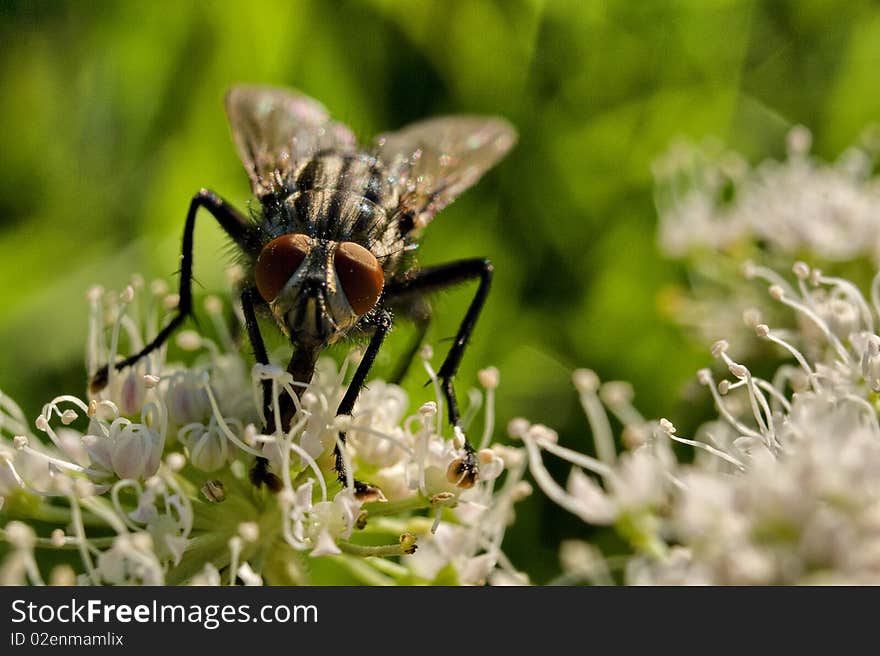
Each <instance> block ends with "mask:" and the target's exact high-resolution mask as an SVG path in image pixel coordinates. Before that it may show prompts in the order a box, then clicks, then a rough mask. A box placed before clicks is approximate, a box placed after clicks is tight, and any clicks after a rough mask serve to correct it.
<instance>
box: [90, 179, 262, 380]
mask: <svg viewBox="0 0 880 656" xmlns="http://www.w3.org/2000/svg"><path fill="white" fill-rule="evenodd" d="M200 207H204V208H205V209H206V210H208V211H209V212H210V213H211V214H212V215H213V217H214V218H215V219H216V220H217V223H219V224H220V227H221V228H223V231H224V232H226V234H227V235H229V236H230V237H231V238H232V239H233V241H235V242H236V243H237V244H239V246H242V247H243V248H246V247H247V246H248V243H249V240H250V236H251V233H252V230H253V228H252V226H251V224H250V222H249V221H248V220H247V219H246V218H245V217H243V216H242V215H241V214H239V213H238V212H237V211H236V210H235V208H233V207H232V206H231V205H229V204H228V203H227V202H226V201H224V200H223V199H222V198H220V196H218V195H217V194H215V193H214V192H212V191H208V190H207V189H202V190H201V191H199V192H198V193H197V194H196V195H195V196H193V199H192V201H191V202H190V204H189V211H188V212H187V214H186V224H185V225H184V227H183V248H182V249H181V254H180V289H179V297H180V301H179V302H178V305H177V313H176V314H175V315H174V317H173V318H172V319H171V321H169V322H168V323H167V324H166V325H165V327H164V328H162V330H160V331H159V334H158V335H156V337H155V338H154V339H153V341H151V342H150V343H149V344H147V345H146V346H145V347H144V348H142V349H141V350H140V351H139V352H137V353H135V354H134V355H132V356H129V357H127V358H125V359H124V360H120V361H119V362H117V363H115V364H113V368H114V369H115V370H116V371H119V370H121V369H124V368H125V367H129V366H131V365H133V364H135V363H137V362H138V360H140V359H141V358H143V357H145V356H147V355H149V354H150V353H152V352H153V351H154V350H156V349H157V348H159V347H160V346H162V344H164V343H165V342H166V341H167V340H168V338H169V337H170V336H171V333H173V332H174V330H175V329H176V328H177V327H178V326H180V324H182V323H183V322H184V320H185V319H186V318H187V316H189V315H190V314H191V313H192V277H193V232H194V230H195V225H196V213H197V212H198V210H199V208H200ZM109 366H110V365H109V364H107V365H104V366H103V367H101V368H100V369H98V371H96V372H95V373H94V375H93V376H92V379H91V381H90V383H89V388H90V389H91V391H92V392H93V393H97V392H99V391H100V390H102V389H104V387H106V385H107V381H108V378H109V370H108V367H109Z"/></svg>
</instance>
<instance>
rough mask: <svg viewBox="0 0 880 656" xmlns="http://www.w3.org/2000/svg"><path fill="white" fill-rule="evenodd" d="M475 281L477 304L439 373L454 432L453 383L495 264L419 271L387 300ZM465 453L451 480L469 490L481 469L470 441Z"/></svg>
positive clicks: (389, 293) (456, 418) (463, 263)
mask: <svg viewBox="0 0 880 656" xmlns="http://www.w3.org/2000/svg"><path fill="white" fill-rule="evenodd" d="M474 279H478V280H479V281H480V284H479V287H478V288H477V293H476V294H475V295H474V298H473V300H471V304H470V306H468V309H467V312H466V313H465V315H464V319H463V320H462V322H461V325H460V326H459V327H458V332H457V333H456V335H455V340H454V342H453V344H452V348H450V349H449V353H447V354H446V359H445V360H443V364H442V365H441V366H440V370H439V371H438V372H437V376H438V377H439V379H440V386H441V389H442V390H443V396H444V397H445V398H446V407H447V410H448V414H449V423H450V424H452V426H453V427H454V428H460V426H459V424H460V421H461V416H460V414H459V410H458V402H457V401H456V398H455V387H454V386H453V382H452V381H453V378H455V374H456V373H457V372H458V367H459V365H460V364H461V358H462V356H463V355H464V349H465V347H466V346H467V343H468V340H469V339H470V336H471V333H473V331H474V326H475V325H476V323H477V319H478V318H479V316H480V311H481V310H482V309H483V305H484V304H485V303H486V297H487V296H488V295H489V288H490V286H491V284H492V263H491V262H489V260H485V259H473V260H460V261H458V262H452V263H450V264H441V265H439V266H435V267H428V268H425V269H419V270H417V271H415V272H413V273H412V274H410V275H409V276H408V277H407V279H406V280H404V281H401V282H399V283H395V284H391V285H389V286H388V287H387V288H386V292H385V293H386V298H388V299H389V302H391V303H393V299H394V297H395V296H399V297H405V296H407V295H412V294H427V293H430V292H433V291H438V290H440V289H443V288H446V287H450V286H452V285H456V284H459V283H462V282H466V281H468V280H474ZM464 451H465V454H464V457H462V458H459V459H457V460H456V461H454V462H453V464H452V467H451V468H450V471H449V472H448V476H449V478H450V480H453V481H454V482H456V483H457V484H458V485H459V487H464V488H467V487H471V486H473V485H474V483H476V481H477V479H478V478H479V471H480V468H479V463H478V460H477V454H476V452H475V451H474V448H473V447H472V446H471V444H470V442H468V441H467V439H465V442H464Z"/></svg>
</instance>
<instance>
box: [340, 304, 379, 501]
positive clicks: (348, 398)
mask: <svg viewBox="0 0 880 656" xmlns="http://www.w3.org/2000/svg"><path fill="white" fill-rule="evenodd" d="M374 325H375V326H376V332H374V333H373V336H372V337H371V338H370V343H369V344H368V345H367V350H366V351H365V352H364V357H363V358H361V362H360V364H359V365H358V368H357V370H356V371H355V372H354V376H353V377H352V379H351V382H350V383H349V384H348V389H347V390H346V391H345V396H344V397H342V402H341V403H340V404H339V408H338V409H337V410H336V416H337V417H338V416H339V415H350V414H351V411H352V410H353V409H354V403H355V401H357V397H358V394H360V391H361V389H362V388H363V386H364V382H365V381H366V380H367V375H368V374H369V373H370V369H371V368H372V366H373V362H375V361H376V354H377V353H379V348H380V347H381V346H382V342H383V341H385V336H386V335H387V334H388V331H389V330H391V314H390V313H389V312H388V311H387V310H380V311H379V313H378V314H377V315H376V319H375V323H374ZM340 444H341V445H343V446H344V445H345V433H342V432H340V433H339V442H338V443H337V444H336V448H335V449H334V450H333V458H334V461H333V462H334V469H335V470H336V477H337V478H338V479H339V481H340V482H341V483H342V484H343V485H348V474H347V473H346V471H345V459H344V458H343V456H342V449H341V448H340ZM352 485H353V487H354V492H355V496H356V497H357V498H358V499H360V500H361V501H378V500H384V497H383V496H382V492H381V491H380V490H379V489H378V488H376V487H373V486H372V485H368V484H366V483H362V482H361V481H358V480H354V479H352Z"/></svg>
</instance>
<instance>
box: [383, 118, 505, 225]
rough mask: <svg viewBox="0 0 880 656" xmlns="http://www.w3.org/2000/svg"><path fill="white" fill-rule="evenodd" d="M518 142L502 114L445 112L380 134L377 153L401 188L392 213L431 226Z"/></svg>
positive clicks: (394, 181)
mask: <svg viewBox="0 0 880 656" xmlns="http://www.w3.org/2000/svg"><path fill="white" fill-rule="evenodd" d="M514 143H516V130H515V129H514V128H513V126H512V125H510V123H508V122H507V121H505V120H503V119H500V118H487V117H483V116H441V117H437V118H432V119H428V120H425V121H419V122H418V123H413V124H412V125H408V126H406V127H404V128H403V129H401V130H399V131H397V132H389V133H386V134H382V135H380V136H378V137H377V138H376V143H375V152H376V155H377V156H378V158H379V160H380V161H381V162H382V164H383V167H384V169H385V171H386V172H387V174H388V177H389V179H390V180H391V181H392V184H393V185H394V187H395V188H396V190H397V192H398V193H397V198H396V206H395V207H394V208H390V207H388V208H386V209H388V210H390V211H391V212H392V214H398V215H401V214H409V215H410V216H411V217H412V219H413V221H414V226H415V227H417V228H418V227H422V226H424V225H426V224H427V223H428V222H429V221H430V220H431V219H432V218H434V215H435V214H436V213H437V212H439V211H440V210H441V209H443V208H444V207H446V206H447V205H448V204H449V203H451V202H452V201H453V200H455V198H456V197H457V196H458V195H459V194H461V193H462V192H463V191H464V190H465V189H467V188H468V187H470V186H471V185H472V184H474V183H475V182H476V181H477V180H478V179H479V178H480V176H482V175H483V173H485V172H486V171H487V170H488V169H489V168H491V167H492V166H493V165H494V164H495V163H496V162H497V161H498V160H500V159H501V158H502V157H503V156H504V155H505V153H507V151H508V150H510V148H511V147H512V146H513V145H514Z"/></svg>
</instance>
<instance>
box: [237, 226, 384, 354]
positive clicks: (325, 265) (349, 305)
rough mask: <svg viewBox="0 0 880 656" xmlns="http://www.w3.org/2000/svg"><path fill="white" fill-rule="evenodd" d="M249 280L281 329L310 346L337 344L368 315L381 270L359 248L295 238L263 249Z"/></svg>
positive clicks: (381, 283) (297, 235)
mask: <svg viewBox="0 0 880 656" xmlns="http://www.w3.org/2000/svg"><path fill="white" fill-rule="evenodd" d="M254 277H255V281H256V285H257V289H258V291H259V292H260V295H261V296H262V297H263V299H264V300H265V301H266V302H267V303H268V304H269V307H270V308H271V310H272V314H273V315H274V316H275V319H276V321H277V322H278V324H279V326H281V328H282V330H284V332H285V333H287V334H288V335H289V336H290V337H291V339H292V340H294V341H296V342H297V343H301V344H304V345H311V346H318V345H324V344H329V343H332V342H334V341H336V340H337V339H339V338H340V337H341V336H342V335H343V334H344V333H345V331H347V330H348V329H349V328H351V327H352V326H353V325H354V324H355V323H357V321H358V320H359V319H360V318H361V317H362V316H363V315H364V314H366V313H367V312H369V311H370V310H372V308H373V307H374V306H375V305H376V302H377V301H378V300H379V297H380V296H381V293H382V289H383V286H384V275H383V272H382V267H381V265H380V264H379V262H378V260H377V259H376V257H375V256H374V255H373V254H372V253H371V252H370V251H369V250H367V249H366V248H364V247H363V246H361V245H359V244H356V243H354V242H347V241H344V242H338V241H333V240H328V239H315V238H313V237H309V236H308V235H305V234H301V233H292V234H287V235H282V236H280V237H277V238H275V239H273V240H272V241H270V242H269V243H268V244H266V246H265V247H264V248H263V249H262V252H261V253H260V256H259V257H258V258H257V262H256V265H255V267H254Z"/></svg>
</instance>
